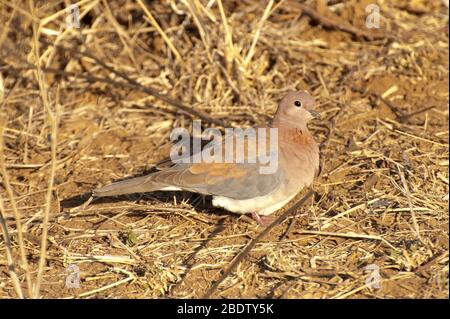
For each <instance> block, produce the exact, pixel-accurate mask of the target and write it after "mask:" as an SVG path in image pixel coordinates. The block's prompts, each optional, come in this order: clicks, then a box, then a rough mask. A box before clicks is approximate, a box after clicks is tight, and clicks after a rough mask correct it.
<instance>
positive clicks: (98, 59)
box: [0, 0, 449, 298]
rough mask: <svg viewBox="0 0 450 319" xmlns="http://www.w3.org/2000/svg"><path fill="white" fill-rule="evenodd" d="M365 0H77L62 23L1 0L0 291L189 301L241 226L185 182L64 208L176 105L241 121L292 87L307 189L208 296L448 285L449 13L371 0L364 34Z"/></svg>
mask: <svg viewBox="0 0 450 319" xmlns="http://www.w3.org/2000/svg"><path fill="white" fill-rule="evenodd" d="M369 3H371V1H365V0H364V1H363V0H361V1H356V0H352V1H329V4H328V5H325V2H324V1H320V0H317V1H306V2H305V3H300V4H298V3H297V2H296V1H292V0H281V1H280V0H277V1H272V0H269V1H265V2H259V1H252V0H249V1H239V2H237V1H236V2H235V1H221V0H215V1H214V0H213V1H203V0H202V1H200V0H191V1H188V0H186V1H184V0H183V1H164V2H158V1H151V2H149V1H136V2H135V1H129V0H120V1H103V0H82V1H79V2H78V5H79V8H80V15H81V17H82V19H81V28H80V29H75V28H72V29H68V28H67V27H66V16H67V12H66V10H65V8H66V6H67V5H68V4H69V1H51V2H47V1H9V0H1V1H0V23H1V25H2V28H1V29H0V46H1V51H0V133H1V134H0V135H1V138H0V142H1V143H0V172H1V175H0V176H1V180H0V181H1V187H0V212H1V214H0V224H1V228H2V235H3V236H2V237H1V240H0V297H1V298H15V297H20V296H26V297H27V296H34V297H43V298H49V297H58V298H77V297H82V298H89V297H96V298H116V297H121V298H123V297H128V298H154V297H181V298H190V297H194V298H195V297H201V296H202V295H203V294H204V293H205V291H207V289H208V288H209V287H211V285H212V283H213V281H214V280H217V279H218V278H219V277H220V272H221V270H223V269H225V268H226V267H227V266H228V265H229V263H230V262H231V261H232V260H233V258H234V257H235V256H236V255H237V254H238V253H239V252H240V251H241V250H242V249H243V247H245V246H246V244H247V243H248V242H249V240H250V239H251V238H254V237H256V236H257V234H259V233H260V232H261V228H259V227H257V226H256V225H255V223H254V222H252V221H249V220H248V219H247V218H245V217H239V216H236V215H231V214H228V213H226V212H224V211H222V210H219V209H216V208H213V207H211V206H210V204H209V202H208V201H206V202H204V201H203V198H201V197H199V196H198V195H195V194H190V193H180V194H173V193H155V194H139V195H133V196H124V197H120V198H112V199H106V200H102V201H98V202H94V203H92V204H91V205H89V206H87V207H84V208H82V209H78V210H76V209H73V207H75V206H78V205H80V204H82V203H83V201H84V200H86V199H87V198H88V197H89V196H88V194H87V193H89V191H90V190H92V189H93V188H95V187H97V186H99V185H102V184H106V183H108V182H110V181H113V180H116V179H119V178H123V177H124V176H128V175H136V174H141V173H143V172H144V171H147V170H149V169H150V168H151V167H152V165H153V164H154V163H156V162H158V161H159V160H161V159H163V158H164V157H165V156H167V154H168V151H169V149H170V144H169V134H170V131H171V130H172V129H173V128H175V127H179V126H183V127H189V126H190V125H191V123H192V122H191V120H192V118H201V119H202V120H203V124H204V126H214V125H216V126H217V125H233V126H250V125H258V124H261V123H265V122H267V121H268V119H269V118H270V116H271V114H273V112H274V110H275V107H276V105H277V101H278V100H279V99H280V97H281V96H282V95H283V93H284V92H286V91H288V90H293V89H307V90H309V91H310V92H311V93H312V94H313V95H314V96H315V97H316V99H317V100H318V102H319V106H318V108H319V110H320V111H321V113H322V115H323V118H324V119H323V121H321V122H315V123H312V125H311V130H312V131H313V132H314V135H315V136H316V138H317V140H318V141H320V143H321V157H322V172H321V175H320V177H319V178H318V179H317V180H316V182H315V184H314V189H315V191H316V196H315V197H314V200H313V201H312V200H310V201H309V202H308V204H307V205H304V206H303V207H301V208H299V209H298V211H297V214H296V216H295V217H291V218H289V219H288V221H287V222H284V223H283V224H281V225H279V226H277V227H275V228H274V229H273V230H272V231H270V233H269V235H268V236H266V237H265V238H264V239H263V240H262V241H261V242H259V243H257V244H256V245H255V247H254V248H253V249H252V250H251V252H250V254H249V255H248V256H246V258H245V259H244V260H243V261H242V262H241V263H240V264H239V265H238V266H237V268H236V271H234V272H233V273H232V274H230V276H228V277H227V278H226V279H225V280H224V281H223V282H222V283H221V285H220V286H219V288H218V290H217V291H216V294H215V296H221V297H226V298H231V297H258V298H448V240H449V237H448V193H449V185H448V178H449V173H448V159H449V154H448V109H449V94H448V67H449V66H448V9H447V8H446V7H445V6H444V5H443V4H442V2H441V1H438V0H434V1H413V2H410V1H400V0H399V1H379V5H380V8H381V14H382V19H381V27H382V28H381V29H379V30H369V29H367V28H365V25H364V22H365V18H366V12H365V10H364V9H365V7H366V5H367V4H369ZM301 9H303V14H300V10H301ZM289 224H291V227H290V229H289V231H288V232H286V231H287V228H288V225H289ZM69 264H76V265H77V266H78V267H79V268H80V270H81V287H80V288H79V289H66V288H65V287H64V283H65V277H66V275H67V272H66V269H67V266H68V265H69ZM369 264H376V265H378V266H379V267H380V274H381V277H382V281H381V288H380V289H372V288H370V287H368V286H367V285H366V284H365V279H366V278H367V276H368V274H367V273H366V272H365V271H364V268H365V266H367V265H369Z"/></svg>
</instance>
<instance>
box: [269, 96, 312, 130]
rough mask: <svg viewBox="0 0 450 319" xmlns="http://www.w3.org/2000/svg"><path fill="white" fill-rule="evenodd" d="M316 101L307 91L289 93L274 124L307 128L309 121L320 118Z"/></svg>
mask: <svg viewBox="0 0 450 319" xmlns="http://www.w3.org/2000/svg"><path fill="white" fill-rule="evenodd" d="M315 106H316V101H315V100H314V98H313V97H312V96H311V95H309V94H308V93H307V92H306V91H295V92H289V93H287V94H286V95H285V96H284V97H283V99H282V100H281V102H280V105H279V106H278V109H277V112H276V113H275V116H274V119H273V124H276V125H289V126H295V127H302V128H303V127H306V124H307V123H308V121H309V120H311V119H313V118H320V114H319V112H317V111H316V110H315Z"/></svg>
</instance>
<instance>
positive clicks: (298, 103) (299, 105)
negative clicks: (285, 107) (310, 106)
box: [294, 101, 302, 107]
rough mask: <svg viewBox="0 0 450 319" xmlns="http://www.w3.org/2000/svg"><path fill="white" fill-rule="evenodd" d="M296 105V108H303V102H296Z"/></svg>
mask: <svg viewBox="0 0 450 319" xmlns="http://www.w3.org/2000/svg"><path fill="white" fill-rule="evenodd" d="M294 105H295V106H296V107H302V102H301V101H295V102H294Z"/></svg>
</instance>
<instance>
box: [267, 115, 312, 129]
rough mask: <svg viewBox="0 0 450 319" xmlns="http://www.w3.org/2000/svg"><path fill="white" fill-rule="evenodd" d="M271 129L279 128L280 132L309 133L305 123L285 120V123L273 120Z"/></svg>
mask: <svg viewBox="0 0 450 319" xmlns="http://www.w3.org/2000/svg"><path fill="white" fill-rule="evenodd" d="M270 127H274V128H278V129H280V130H286V131H289V130H294V131H295V130H300V131H302V132H306V133H309V130H308V127H307V126H306V123H305V122H295V121H289V120H286V119H283V121H280V120H278V119H277V118H274V119H273V122H272V124H271V125H270Z"/></svg>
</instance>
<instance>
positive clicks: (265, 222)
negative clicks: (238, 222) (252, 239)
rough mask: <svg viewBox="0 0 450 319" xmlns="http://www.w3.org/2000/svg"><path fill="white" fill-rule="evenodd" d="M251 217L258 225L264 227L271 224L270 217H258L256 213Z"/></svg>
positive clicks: (271, 219)
mask: <svg viewBox="0 0 450 319" xmlns="http://www.w3.org/2000/svg"><path fill="white" fill-rule="evenodd" d="M252 217H253V219H254V220H256V222H257V223H258V224H259V225H261V226H264V227H267V226H269V225H270V224H271V223H272V221H273V218H272V217H270V216H261V215H259V214H258V213H256V212H253V213H252Z"/></svg>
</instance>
